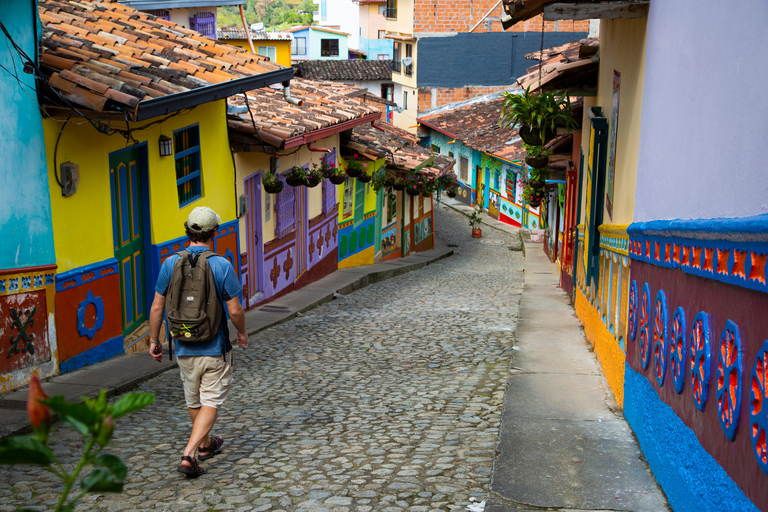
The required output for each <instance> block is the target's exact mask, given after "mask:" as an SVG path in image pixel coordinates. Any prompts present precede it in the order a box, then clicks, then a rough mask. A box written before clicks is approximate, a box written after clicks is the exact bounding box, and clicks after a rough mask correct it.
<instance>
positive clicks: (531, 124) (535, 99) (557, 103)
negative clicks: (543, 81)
mask: <svg viewBox="0 0 768 512" xmlns="http://www.w3.org/2000/svg"><path fill="white" fill-rule="evenodd" d="M502 96H503V97H504V105H503V106H502V108H501V120H500V121H499V126H503V127H507V128H510V129H514V128H518V127H519V130H518V134H519V135H520V138H521V139H523V142H525V143H526V144H529V145H531V146H544V145H546V144H547V142H549V141H550V140H552V139H554V138H555V136H556V135H557V128H565V129H566V130H568V131H572V130H575V129H576V128H578V123H577V122H576V120H575V119H573V117H572V111H571V100H570V98H568V96H566V95H565V94H564V93H560V92H559V91H554V92H553V91H544V92H539V93H538V94H533V93H531V88H530V87H528V88H527V89H526V90H525V91H524V92H523V93H522V94H513V93H510V92H505V93H502Z"/></svg>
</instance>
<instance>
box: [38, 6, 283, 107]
mask: <svg viewBox="0 0 768 512" xmlns="http://www.w3.org/2000/svg"><path fill="white" fill-rule="evenodd" d="M38 5H39V12H40V18H41V20H42V24H43V38H42V45H43V47H42V55H41V62H42V68H43V71H44V73H45V74H46V75H47V76H48V78H49V85H50V87H51V89H53V90H54V91H55V92H57V93H58V95H60V96H62V97H64V98H66V100H68V101H69V102H71V103H73V104H75V105H77V106H78V107H79V108H86V109H91V110H96V111H99V112H127V113H129V114H130V115H131V117H132V118H133V119H143V118H146V117H151V116H152V115H159V114H156V113H155V114H151V113H150V110H151V109H150V110H147V111H146V116H143V114H142V113H141V112H140V109H141V107H142V103H143V102H145V101H148V100H150V99H153V98H161V97H164V96H167V95H171V94H175V93H184V92H186V91H190V90H193V89H199V88H203V87H208V86H212V85H214V84H222V83H226V82H231V81H235V80H238V79H244V78H248V79H249V80H250V81H252V80H253V78H254V77H256V76H259V75H262V74H264V73H269V72H274V71H279V70H284V69H285V68H283V67H282V66H280V65H278V64H275V63H273V62H270V61H269V60H267V59H266V58H265V57H260V56H258V55H253V54H251V53H249V52H247V51H245V50H243V49H242V48H237V47H234V46H230V45H227V44H224V43H219V42H217V41H216V40H214V39H210V38H208V37H205V36H203V35H201V34H199V33H197V32H194V31H192V30H189V29H186V28H184V27H182V26H180V25H176V24H175V23H172V22H169V21H165V20H163V19H159V18H156V17H154V16H152V15H150V14H147V13H144V12H141V11H137V10H134V9H132V8H130V7H126V6H124V5H121V4H119V3H117V2H111V1H108V0H90V1H86V0H79V1H78V0H71V1H68V2H64V1H56V0H40V1H39V3H38ZM278 74H279V75H280V76H281V77H282V75H283V74H284V73H278ZM267 76H271V75H267ZM288 79H290V76H288ZM250 81H248V83H251V82H250ZM245 82H246V81H242V82H236V83H237V84H241V83H242V84H243V85H245ZM270 83H272V82H270ZM258 86H262V85H258ZM49 96H50V97H51V98H53V100H54V101H57V102H58V103H60V104H64V103H65V102H63V101H61V100H58V98H54V97H53V96H52V95H50V94H49ZM219 97H221V96H219ZM176 98H177V97H174V98H173V99H174V100H175V99H176ZM184 98H185V100H188V101H193V100H191V99H190V98H191V96H190V95H186V96H184ZM194 101H197V103H195V104H199V103H201V102H204V101H210V99H195V100H194ZM155 104H156V102H155ZM181 108H183V107H181ZM166 111H167V110H166Z"/></svg>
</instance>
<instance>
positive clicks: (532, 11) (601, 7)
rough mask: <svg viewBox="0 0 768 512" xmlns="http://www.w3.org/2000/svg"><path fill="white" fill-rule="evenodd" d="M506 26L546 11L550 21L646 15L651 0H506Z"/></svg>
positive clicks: (545, 13)
mask: <svg viewBox="0 0 768 512" xmlns="http://www.w3.org/2000/svg"><path fill="white" fill-rule="evenodd" d="M503 2H504V12H505V15H504V16H502V18H501V21H502V25H503V26H504V29H508V28H510V27H512V26H513V25H515V24H517V23H520V22H522V21H526V20H529V19H531V18H533V17H534V16H538V15H539V14H542V13H543V14H544V19H545V20H547V21H556V20H589V19H600V18H606V19H618V18H644V17H647V16H648V5H649V2H650V0H605V1H592V0H571V1H568V0H560V1H552V0H503Z"/></svg>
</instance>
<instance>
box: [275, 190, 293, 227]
mask: <svg viewBox="0 0 768 512" xmlns="http://www.w3.org/2000/svg"><path fill="white" fill-rule="evenodd" d="M281 180H282V181H283V191H282V192H280V193H278V194H277V197H276V198H275V211H276V212H277V216H276V218H275V236H276V237H277V238H282V237H284V236H285V235H287V234H288V233H290V232H291V231H293V230H294V229H295V225H296V189H295V188H294V187H289V186H288V185H287V184H286V183H285V179H284V178H281Z"/></svg>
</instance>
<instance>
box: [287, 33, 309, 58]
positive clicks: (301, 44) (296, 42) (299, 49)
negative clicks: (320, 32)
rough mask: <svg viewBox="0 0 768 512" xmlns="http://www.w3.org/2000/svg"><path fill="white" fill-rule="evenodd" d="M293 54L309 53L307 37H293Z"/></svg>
mask: <svg viewBox="0 0 768 512" xmlns="http://www.w3.org/2000/svg"><path fill="white" fill-rule="evenodd" d="M291 54H292V55H306V54H307V38H306V37H294V38H293V41H291Z"/></svg>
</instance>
